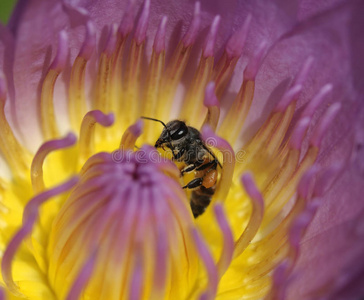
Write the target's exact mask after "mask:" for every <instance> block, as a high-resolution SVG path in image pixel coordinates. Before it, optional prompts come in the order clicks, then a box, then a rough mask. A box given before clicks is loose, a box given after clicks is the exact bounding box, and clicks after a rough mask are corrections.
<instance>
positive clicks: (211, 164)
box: [196, 159, 217, 171]
mask: <svg viewBox="0 0 364 300" xmlns="http://www.w3.org/2000/svg"><path fill="white" fill-rule="evenodd" d="M216 167H217V160H216V159H214V160H212V161H209V162H208V163H206V164H203V165H202V166H200V167H198V168H196V171H202V170H205V169H207V168H208V169H210V168H211V169H216Z"/></svg>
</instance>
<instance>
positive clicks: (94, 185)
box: [47, 148, 198, 299]
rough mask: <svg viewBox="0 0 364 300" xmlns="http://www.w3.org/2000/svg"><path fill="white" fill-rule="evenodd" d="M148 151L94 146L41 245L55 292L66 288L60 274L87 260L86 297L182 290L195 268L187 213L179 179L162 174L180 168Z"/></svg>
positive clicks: (72, 273)
mask: <svg viewBox="0 0 364 300" xmlns="http://www.w3.org/2000/svg"><path fill="white" fill-rule="evenodd" d="M153 157H154V158H157V157H158V153H156V151H155V150H150V149H148V148H143V149H142V150H140V151H138V152H134V153H133V152H130V151H120V152H118V155H111V154H110V153H99V154H97V155H95V156H93V157H91V158H90V159H89V160H88V161H87V162H86V164H85V165H84V167H83V169H82V172H81V174H80V181H79V183H78V184H77V185H76V187H75V188H74V189H73V191H72V192H71V194H70V196H69V197H68V199H67V201H66V202H65V204H64V205H63V206H62V208H61V209H60V211H59V213H58V215H57V217H56V219H55V220H54V222H53V228H52V231H51V235H50V241H49V244H48V249H47V250H48V253H49V254H50V257H49V262H50V263H49V273H48V274H49V275H48V276H49V280H50V283H51V285H52V286H53V287H54V290H55V291H56V293H57V295H59V296H60V297H61V298H64V297H65V296H66V295H67V293H68V292H69V285H67V284H65V278H67V280H66V282H69V283H72V282H75V280H76V278H77V276H78V274H80V270H82V268H83V267H85V262H86V261H88V260H91V261H92V262H93V272H92V273H93V274H94V275H93V276H92V277H91V279H90V282H89V284H88V285H87V288H86V289H85V290H84V294H83V295H84V297H86V298H88V297H91V298H93V299H119V297H120V298H133V299H134V298H135V299H138V298H139V297H141V298H143V299H163V298H164V295H165V293H166V287H168V289H169V293H171V294H174V295H181V299H183V298H185V297H186V296H187V295H186V293H187V292H188V289H186V287H187V286H189V285H190V283H191V282H194V281H195V280H196V276H197V269H198V255H196V249H195V247H194V243H193V242H192V241H193V240H192V236H191V230H192V229H193V227H194V225H193V219H192V217H191V213H190V211H189V207H188V201H187V199H186V196H185V194H184V193H182V192H181V190H180V186H179V183H178V182H176V181H175V180H173V179H171V178H170V177H168V176H167V175H165V174H164V173H162V172H163V171H165V172H168V173H169V175H170V176H171V175H173V176H174V177H175V178H177V179H178V176H179V174H178V170H177V169H176V168H175V167H174V166H171V163H170V162H164V163H154V162H152V159H153ZM116 158H117V159H116ZM167 250H168V251H167ZM86 267H88V266H87V264H86ZM81 273H82V271H81ZM88 276H91V274H88ZM74 289H75V288H74Z"/></svg>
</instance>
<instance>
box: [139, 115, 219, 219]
mask: <svg viewBox="0 0 364 300" xmlns="http://www.w3.org/2000/svg"><path fill="white" fill-rule="evenodd" d="M142 119H146V120H151V121H155V122H159V123H161V124H162V125H163V126H164V129H163V131H162V133H161V135H160V136H159V138H158V140H157V141H156V143H155V145H154V146H155V147H156V148H162V149H163V150H165V147H167V148H168V149H170V150H171V152H172V155H173V160H175V161H178V162H184V164H185V167H184V168H183V169H182V170H181V176H183V175H184V174H185V173H189V172H192V171H194V172H195V178H194V179H193V180H191V181H190V182H189V183H187V184H186V185H185V186H183V187H182V188H183V189H191V190H192V193H191V198H190V205H191V210H192V213H193V216H194V217H195V218H197V217H198V216H199V215H201V214H202V213H203V212H204V211H205V209H206V207H207V206H208V205H209V204H210V202H211V197H212V196H213V194H214V193H215V189H216V182H217V177H218V172H217V167H218V166H220V168H222V166H221V164H220V162H219V161H218V159H217V158H216V156H215V155H214V153H213V152H212V151H211V150H210V149H209V148H207V146H206V145H205V143H204V142H203V141H202V139H201V134H200V132H199V131H198V130H197V129H196V128H193V127H191V126H187V125H186V123H185V122H183V121H180V120H173V121H170V122H168V123H167V124H165V123H163V122H162V121H160V120H158V119H153V118H148V117H142Z"/></svg>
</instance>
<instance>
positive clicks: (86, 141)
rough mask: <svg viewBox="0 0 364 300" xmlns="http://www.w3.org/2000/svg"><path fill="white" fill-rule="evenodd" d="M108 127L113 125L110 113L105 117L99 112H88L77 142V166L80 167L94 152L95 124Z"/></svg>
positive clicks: (112, 116) (112, 117)
mask: <svg viewBox="0 0 364 300" xmlns="http://www.w3.org/2000/svg"><path fill="white" fill-rule="evenodd" d="M96 123H99V124H100V125H102V126H105V127H108V126H111V125H112V124H113V123H114V115H113V114H112V113H110V114H108V115H105V114H104V113H102V112H101V111H99V110H92V111H89V112H88V113H87V114H86V115H85V116H84V118H83V120H82V124H81V130H80V140H79V149H80V150H79V151H80V154H79V164H80V165H81V166H82V165H83V164H84V163H85V161H86V160H87V159H88V158H89V157H90V156H91V155H92V154H93V152H94V134H95V124H96Z"/></svg>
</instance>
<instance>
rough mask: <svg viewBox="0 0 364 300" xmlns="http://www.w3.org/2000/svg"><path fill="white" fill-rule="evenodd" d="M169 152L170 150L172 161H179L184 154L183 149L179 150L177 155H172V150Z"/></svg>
mask: <svg viewBox="0 0 364 300" xmlns="http://www.w3.org/2000/svg"><path fill="white" fill-rule="evenodd" d="M171 150H172V155H173V160H179V159H180V158H181V157H182V156H183V154H184V153H185V149H181V150H180V151H179V152H178V153H177V154H176V153H174V149H171Z"/></svg>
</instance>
